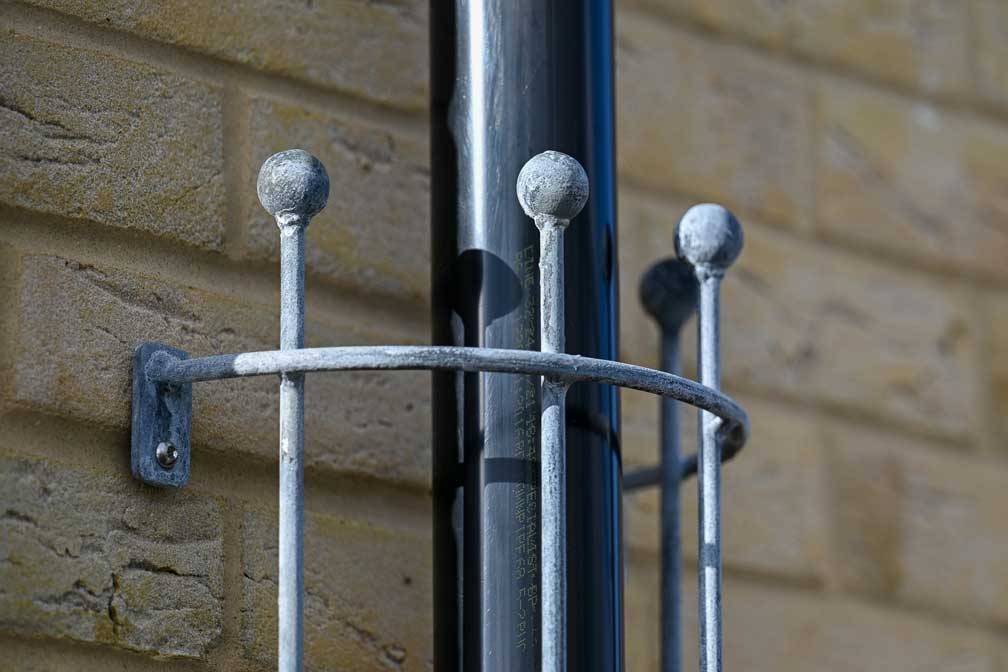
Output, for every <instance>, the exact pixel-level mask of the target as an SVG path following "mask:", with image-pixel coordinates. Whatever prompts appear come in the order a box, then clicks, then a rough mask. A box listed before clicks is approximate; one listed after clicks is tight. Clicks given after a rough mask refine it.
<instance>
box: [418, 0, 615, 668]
mask: <svg viewBox="0 0 1008 672" xmlns="http://www.w3.org/2000/svg"><path fill="white" fill-rule="evenodd" d="M430 16H431V19H430V25H431V38H430V39H431V171H432V175H431V194H432V196H431V198H432V203H431V239H432V271H431V276H432V278H431V281H432V298H431V302H432V333H433V341H434V343H435V344H440V345H468V346H482V347H500V348H521V349H527V350H535V349H538V348H539V346H540V342H539V335H538V331H539V330H538V315H539V305H538V296H539V287H538V272H537V271H538V268H537V267H538V262H539V241H538V240H537V235H536V231H535V228H534V227H531V226H529V225H528V220H527V219H526V218H525V215H524V214H523V213H522V211H521V208H520V207H519V204H518V202H517V201H516V199H515V197H514V185H515V179H516V178H517V176H518V173H519V171H520V170H521V167H522V165H523V164H524V163H525V162H526V161H527V160H528V159H530V158H531V157H533V156H534V155H536V154H539V153H540V152H542V151H544V150H548V149H553V150H558V151H560V152H564V153H566V154H569V155H571V156H572V157H574V158H575V159H577V160H578V161H579V162H581V164H582V165H583V166H584V168H585V170H586V172H587V175H588V178H589V180H590V191H591V198H590V199H589V202H588V205H587V206H586V207H585V209H584V210H583V211H582V212H581V214H580V215H579V216H578V217H577V218H576V219H575V221H574V222H573V223H572V225H571V228H570V229H569V231H568V232H567V235H566V236H565V240H564V249H565V257H566V259H567V260H568V261H567V264H566V291H565V294H566V308H567V310H566V325H567V328H566V335H567V340H566V350H567V352H570V353H575V354H582V355H589V356H594V357H601V358H605V359H616V358H617V343H616V333H617V312H618V311H617V308H618V306H617V298H616V297H617V286H616V283H617V275H618V274H617V270H616V249H615V237H616V203H615V184H614V128H613V67H612V66H613V64H612V57H613V52H612V7H611V2H610V0H433V1H432V2H431V4H430ZM539 402H540V400H539V397H538V381H537V380H536V378H535V377H533V376H511V375H504V374H453V373H435V374H434V383H433V407H434V440H433V486H434V546H435V549H434V554H435V557H434V567H435V577H434V584H435V585H434V590H435V597H434V600H435V605H434V609H435V614H434V630H435V633H434V636H435V660H434V665H435V669H437V670H438V671H439V672H453V671H460V670H465V672H480V671H491V670H493V671H497V670H500V671H506V672H513V671H515V670H519V671H522V670H528V671H536V672H537V671H538V670H539V665H540V659H539V647H540V644H541V632H540V629H539V622H540V595H541V593H540V591H541V585H540V577H541V567H540V563H539V554H540V550H541V549H540V548H539V547H538V543H539V541H538V540H539V532H540V529H539V525H540V511H539V465H538V446H539ZM566 426H567V450H566V464H567V474H568V477H567V534H566V538H567V547H566V554H567V557H568V558H569V559H570V561H569V562H568V567H569V571H568V576H567V594H568V596H569V599H568V603H567V614H568V618H567V623H568V633H567V651H568V655H567V662H568V667H569V669H571V670H585V671H593V670H598V671H603V670H604V671H606V672H610V671H619V670H622V669H623V649H622V640H623V636H622V635H623V621H622V618H623V604H622V556H621V549H620V518H621V510H620V506H621V502H620V494H621V493H620V452H619V408H618V398H617V395H616V392H615V390H613V389H612V388H610V387H608V386H602V385H587V384H580V385H576V386H574V387H573V388H571V390H570V391H569V393H568V395H567V403H566Z"/></svg>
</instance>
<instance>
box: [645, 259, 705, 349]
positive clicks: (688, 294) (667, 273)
mask: <svg viewBox="0 0 1008 672" xmlns="http://www.w3.org/2000/svg"><path fill="white" fill-rule="evenodd" d="M697 294H698V291H697V281H696V275H695V274H694V272H693V267H692V266H691V265H690V264H689V263H687V262H685V261H683V260H682V259H664V260H662V261H659V262H657V263H656V264H654V265H653V266H651V268H649V269H648V270H647V271H646V272H645V273H644V276H643V277H642V278H641V283H640V301H641V305H642V306H644V310H646V311H647V312H648V314H649V315H651V317H652V318H654V321H655V322H657V323H658V324H659V325H661V327H662V329H665V330H667V331H679V329H681V328H682V325H683V324H685V323H686V320H688V319H689V318H690V315H692V314H693V311H694V310H696V304H697Z"/></svg>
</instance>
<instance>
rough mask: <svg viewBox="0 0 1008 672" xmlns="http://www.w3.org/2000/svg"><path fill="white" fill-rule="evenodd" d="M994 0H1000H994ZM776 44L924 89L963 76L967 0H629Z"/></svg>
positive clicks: (956, 83) (958, 84) (949, 85)
mask: <svg viewBox="0 0 1008 672" xmlns="http://www.w3.org/2000/svg"><path fill="white" fill-rule="evenodd" d="M992 1H993V2H997V1H998V0H992ZM627 4H631V5H635V4H636V5H643V6H647V7H651V8H653V9H656V10H658V11H659V12H667V13H670V14H671V15H678V16H682V17H689V18H690V19H692V20H694V21H697V22H699V23H701V24H703V25H704V26H706V27H709V28H711V29H714V30H718V31H724V32H728V33H735V34H738V35H742V36H744V37H745V38H747V39H749V40H755V41H757V42H758V43H760V44H762V45H765V46H768V47H771V48H774V49H790V50H794V51H797V52H798V53H800V54H802V55H804V56H805V57H807V58H808V59H810V60H813V61H817V62H826V63H832V64H836V65H840V66H844V67H848V68H852V69H854V70H858V71H861V72H864V73H866V74H868V75H870V76H873V77H878V78H882V79H886V80H891V81H894V82H899V83H901V84H904V85H909V86H915V87H918V88H921V89H923V90H925V91H936V92H945V93H954V94H960V93H964V92H965V89H966V82H968V81H969V77H970V69H969V57H968V47H969V39H970V31H969V21H968V17H969V11H968V8H967V5H968V3H967V2H945V1H944V0H884V1H883V2H879V1H878V0H843V2H837V1H836V0H801V1H800V2H785V3H779V2H768V1H767V0H629V1H628V3H627Z"/></svg>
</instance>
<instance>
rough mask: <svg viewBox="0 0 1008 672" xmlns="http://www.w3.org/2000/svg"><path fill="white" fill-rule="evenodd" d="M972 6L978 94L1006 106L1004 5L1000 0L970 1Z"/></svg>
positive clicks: (1007, 16) (1007, 23)
mask: <svg viewBox="0 0 1008 672" xmlns="http://www.w3.org/2000/svg"><path fill="white" fill-rule="evenodd" d="M972 7H973V21H974V32H973V34H974V35H975V38H974V39H975V42H974V43H973V49H974V54H975V55H974V58H975V59H976V74H977V88H978V89H979V94H980V95H981V96H983V97H984V98H986V99H987V100H990V101H992V102H994V103H998V104H1000V105H1005V104H1008V5H1006V4H1005V3H1004V2H1003V0H974V1H973V4H972Z"/></svg>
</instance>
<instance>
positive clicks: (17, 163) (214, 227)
mask: <svg viewBox="0 0 1008 672" xmlns="http://www.w3.org/2000/svg"><path fill="white" fill-rule="evenodd" d="M0 120H2V122H0V123H2V125H3V128H4V132H3V133H2V134H0V199H2V200H3V201H4V202H6V203H10V204H11V205H16V206H19V207H22V208H29V209H32V210H39V211H42V212H49V213H53V214H57V215H62V216H65V217H69V218H73V219H75V220H81V221H80V222H79V223H78V224H77V225H78V226H86V225H87V224H88V222H96V223H100V224H106V225H111V226H120V227H126V228H134V229H140V230H143V231H146V232H150V233H155V234H158V235H163V236H169V237H171V238H175V239H178V240H181V241H183V242H186V243H189V244H191V245H198V246H200V247H205V248H210V249H216V248H219V247H220V246H221V244H222V239H223V230H224V216H225V213H224V184H223V178H222V172H223V165H224V164H223V162H224V157H223V155H222V151H223V147H222V144H223V139H222V133H223V132H222V122H221V99H220V89H219V87H217V86H214V85H211V84H207V83H203V82H196V81H193V80H191V79H189V78H187V77H185V76H183V75H180V74H177V73H174V72H171V71H170V70H166V69H164V68H161V67H159V66H155V65H149V64H145V63H137V62H131V61H127V60H124V59H122V58H119V57H116V56H111V55H109V54H104V53H100V52H94V51H90V50H84V49H80V48H73V47H64V46H62V45H59V44H54V43H52V42H48V41H44V40H40V39H36V38H33V37H29V36H25V35H20V34H17V33H15V32H13V31H10V30H3V32H2V38H0Z"/></svg>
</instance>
